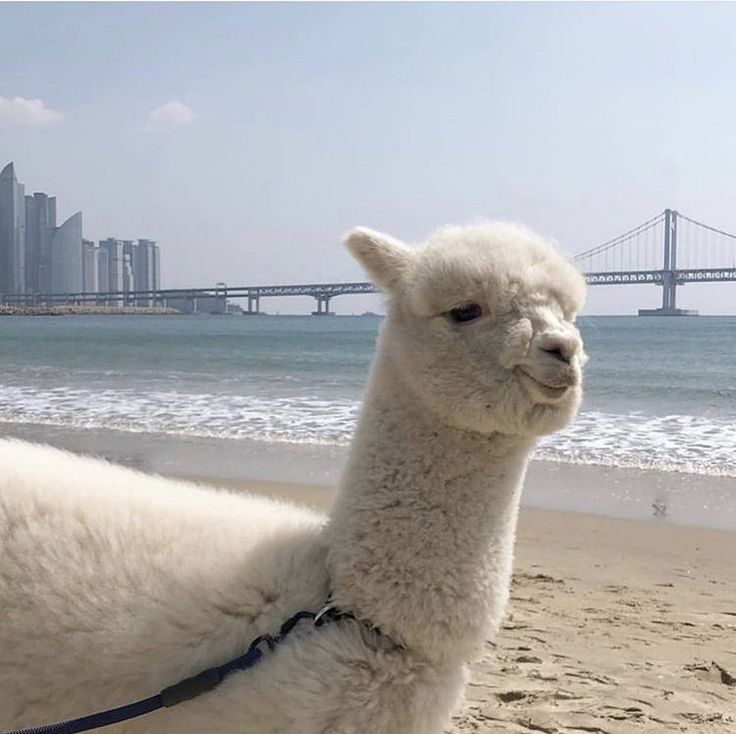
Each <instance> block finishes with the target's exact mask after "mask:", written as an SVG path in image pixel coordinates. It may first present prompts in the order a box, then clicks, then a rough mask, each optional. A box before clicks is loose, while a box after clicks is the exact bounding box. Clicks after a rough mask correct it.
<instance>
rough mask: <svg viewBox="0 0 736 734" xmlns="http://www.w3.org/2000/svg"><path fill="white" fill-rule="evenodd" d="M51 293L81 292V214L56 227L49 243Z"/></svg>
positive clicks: (78, 213)
mask: <svg viewBox="0 0 736 734" xmlns="http://www.w3.org/2000/svg"><path fill="white" fill-rule="evenodd" d="M51 291H52V292H53V293H81V292H82V212H77V213H76V214H72V216H71V217H69V219H67V220H66V222H64V224H62V225H61V227H57V228H56V231H55V232H54V237H53V239H52V241H51Z"/></svg>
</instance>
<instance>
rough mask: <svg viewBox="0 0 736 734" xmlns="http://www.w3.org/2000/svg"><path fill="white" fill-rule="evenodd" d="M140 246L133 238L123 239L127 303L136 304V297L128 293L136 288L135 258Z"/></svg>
mask: <svg viewBox="0 0 736 734" xmlns="http://www.w3.org/2000/svg"><path fill="white" fill-rule="evenodd" d="M137 249H138V248H137V247H136V245H135V242H133V240H123V292H124V293H125V304H126V306H127V305H131V306H135V303H134V299H133V298H132V297H130V296H129V295H128V294H129V293H130V292H131V291H132V290H135V260H136V250H137Z"/></svg>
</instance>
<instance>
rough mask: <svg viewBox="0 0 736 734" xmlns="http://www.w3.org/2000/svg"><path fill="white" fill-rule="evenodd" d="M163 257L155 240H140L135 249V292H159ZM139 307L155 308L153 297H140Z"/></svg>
mask: <svg viewBox="0 0 736 734" xmlns="http://www.w3.org/2000/svg"><path fill="white" fill-rule="evenodd" d="M160 269H161V256H160V253H159V249H158V245H157V244H156V243H155V242H154V241H153V240H138V245H137V246H136V248H135V263H134V272H135V290H137V291H158V290H160V288H161V280H160ZM138 305H139V306H153V305H154V297H153V296H139V297H138Z"/></svg>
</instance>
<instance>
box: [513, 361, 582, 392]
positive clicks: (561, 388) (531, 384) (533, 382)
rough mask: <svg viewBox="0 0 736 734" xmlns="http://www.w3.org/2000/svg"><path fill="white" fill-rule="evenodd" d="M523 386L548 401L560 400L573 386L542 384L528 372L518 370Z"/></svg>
mask: <svg viewBox="0 0 736 734" xmlns="http://www.w3.org/2000/svg"><path fill="white" fill-rule="evenodd" d="M517 372H518V374H519V377H520V380H521V384H522V385H524V386H525V387H526V388H527V389H529V388H531V389H532V391H533V392H536V393H538V394H540V395H541V396H542V397H544V398H546V399H547V400H559V399H560V398H561V397H563V396H564V395H565V393H567V391H568V390H569V389H570V387H571V385H548V384H547V383H546V382H541V381H540V380H538V379H537V378H536V377H532V375H530V374H529V373H528V372H527V371H526V370H523V369H521V367H518V368H517Z"/></svg>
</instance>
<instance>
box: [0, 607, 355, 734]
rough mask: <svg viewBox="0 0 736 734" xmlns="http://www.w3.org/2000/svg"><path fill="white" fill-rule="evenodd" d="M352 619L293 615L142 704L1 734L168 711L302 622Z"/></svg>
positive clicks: (331, 612)
mask: <svg viewBox="0 0 736 734" xmlns="http://www.w3.org/2000/svg"><path fill="white" fill-rule="evenodd" d="M346 618H347V619H355V617H353V615H352V614H349V613H348V612H341V611H340V610H339V609H337V607H334V606H332V605H331V604H329V603H328V604H327V606H326V607H324V608H323V609H322V610H321V611H320V612H318V613H317V614H314V613H313V612H297V613H296V614H295V615H294V616H293V617H290V618H289V619H287V620H286V622H284V623H283V624H282V625H281V629H280V630H279V633H278V635H276V636H275V637H274V636H272V635H261V636H260V637H256V639H255V640H253V642H251V643H250V645H249V647H248V651H247V652H246V653H244V654H243V655H240V656H238V657H237V658H235V659H234V660H231V661H230V662H227V663H225V664H224V665H217V666H215V667H214V668H207V670H203V671H202V672H201V673H198V674H197V675H194V676H192V677H191V678H185V679H184V680H182V681H179V682H178V683H176V684H174V685H173V686H169V687H168V688H164V689H163V691H161V692H160V693H157V694H156V695H155V696H151V697H150V698H144V699H143V700H142V701H136V702H135V703H129V704H127V705H126V706H119V707H118V708H115V709H108V710H107V711H100V712H99V713H97V714H90V715H89V716H81V717H79V718H78V719H69V720H68V721H60V722H58V723H56V724H48V725H46V726H37V727H34V728H31V729H19V730H18V731H12V732H5V733H4V734H76V733H77V732H80V731H89V730H90V729H99V728H100V727H103V726H109V725H110V724H117V723H118V722H120V721H127V720H128V719H134V718H136V717H138V716H143V715H144V714H150V713H151V712H152V711H156V710H157V709H160V708H171V707H172V706H176V704H177V703H181V702H182V701H189V700H190V699H192V698H195V697H196V696H199V695H200V694H202V693H206V692H207V691H211V690H212V689H213V688H216V687H217V686H219V685H220V683H222V681H223V680H224V679H225V678H226V677H227V676H228V675H230V673H234V672H235V671H236V670H248V668H252V667H253V666H254V665H255V664H256V663H258V661H259V660H260V659H261V658H262V657H263V650H261V647H260V646H261V645H263V644H265V645H267V646H268V650H269V651H271V650H273V649H274V648H275V647H277V646H278V645H279V644H280V643H281V642H283V641H284V639H285V638H286V636H287V635H288V634H289V632H291V631H292V630H293V629H294V627H296V625H297V624H298V623H299V622H300V621H301V620H302V619H309V620H312V621H313V622H314V625H315V627H321V626H322V625H324V624H327V623H328V622H336V621H338V620H340V619H346Z"/></svg>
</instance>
